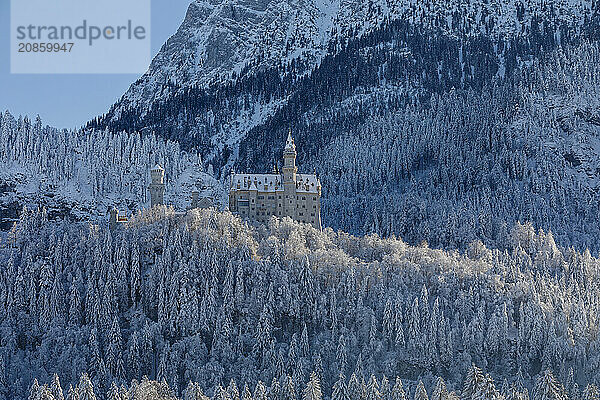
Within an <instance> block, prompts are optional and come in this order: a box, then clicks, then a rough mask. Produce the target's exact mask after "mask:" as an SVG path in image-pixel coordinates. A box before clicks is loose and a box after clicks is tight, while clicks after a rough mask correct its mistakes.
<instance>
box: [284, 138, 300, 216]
mask: <svg viewBox="0 0 600 400" xmlns="http://www.w3.org/2000/svg"><path fill="white" fill-rule="evenodd" d="M296 155H297V153H296V145H295V144H294V139H292V133H291V132H289V133H288V137H287V140H286V141H285V149H284V150H283V193H284V199H283V200H284V203H283V204H284V205H283V211H284V215H285V216H288V217H291V218H295V215H296V173H297V172H298V167H296Z"/></svg>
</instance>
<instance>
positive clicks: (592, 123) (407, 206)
mask: <svg viewBox="0 0 600 400" xmlns="http://www.w3.org/2000/svg"><path fill="white" fill-rule="evenodd" d="M334 3H335V2H334ZM467 3H468V4H467ZM310 4H312V3H311V2H308V3H307V4H304V5H302V4H300V3H298V4H296V3H293V5H292V6H291V7H299V8H300V9H301V10H303V9H304V8H303V7H307V8H309V9H311V10H312V8H311V6H310ZM332 4H333V3H332ZM336 4H337V3H336ZM232 7H233V8H235V5H232ZM192 8H193V7H192ZM349 10H352V12H350V11H349ZM221 11H222V12H223V13H224V11H223V10H221ZM313 11H314V10H313ZM325 14H326V15H332V14H331V13H325ZM334 14H335V18H334V19H333V22H332V25H331V31H330V33H329V36H328V39H327V40H326V45H325V48H323V45H322V42H319V41H317V42H318V43H321V44H319V45H317V44H315V43H314V42H310V43H312V44H310V45H308V44H307V46H308V47H307V48H308V49H309V50H311V52H309V53H310V54H312V55H313V56H314V55H315V54H319V56H318V57H317V56H315V57H312V58H311V57H309V58H305V57H301V56H298V57H297V58H295V57H291V56H290V54H291V53H289V54H288V53H287V52H285V51H283V50H281V49H282V48H286V47H285V46H283V47H281V46H279V45H280V43H279V42H277V40H283V43H288V42H287V41H289V43H293V45H292V44H290V45H289V46H290V49H292V48H294V46H296V45H297V43H298V40H296V39H295V38H296V36H295V35H296V34H292V33H290V34H289V35H288V36H285V35H283V36H281V37H279V36H277V37H278V38H279V39H277V40H275V39H274V40H275V41H276V42H277V46H274V47H273V50H272V51H273V52H275V53H277V52H279V51H282V52H283V53H282V54H283V55H282V56H281V57H280V58H276V57H275V59H276V60H279V62H274V61H273V55H272V54H267V55H265V56H264V57H259V56H256V57H248V58H247V60H246V64H247V65H246V66H245V67H244V68H242V69H235V70H233V71H229V70H227V68H225V67H224V69H223V70H222V71H221V72H220V73H219V74H216V75H215V74H213V72H214V71H215V70H214V68H212V67H210V68H208V67H207V68H202V67H199V66H195V67H194V68H192V69H190V68H191V67H190V68H188V65H187V64H183V65H182V66H181V70H177V72H173V73H174V74H176V76H178V77H179V76H180V75H185V76H186V77H187V78H188V79H172V80H169V79H166V78H165V77H163V75H164V69H167V70H169V71H171V70H172V67H173V66H172V65H171V63H170V62H169V59H168V57H167V56H168V55H169V54H171V53H173V52H174V47H173V46H171V45H169V46H166V47H165V48H164V49H163V51H162V52H161V54H160V55H159V56H158V57H157V58H156V60H155V62H154V64H153V67H152V68H151V69H150V71H149V72H148V74H147V75H145V76H144V77H143V78H142V79H141V80H140V81H139V82H137V83H136V84H134V85H133V86H132V88H131V89H130V91H128V93H127V94H126V95H125V96H124V98H123V99H122V100H121V101H120V102H118V103H117V104H115V106H114V107H113V108H112V109H111V110H110V111H109V112H108V113H107V114H106V115H103V116H101V117H99V118H98V119H96V120H94V121H92V122H91V123H90V126H93V127H97V126H100V127H109V128H110V129H115V130H126V131H130V132H142V134H144V133H146V132H156V133H157V134H158V135H162V136H165V137H167V138H169V139H171V140H174V141H177V142H178V143H180V144H181V145H182V146H183V148H185V149H194V151H198V152H199V153H200V154H201V155H202V157H203V160H205V162H206V164H207V165H208V164H210V165H212V166H213V167H214V170H215V173H216V175H217V176H220V177H221V179H222V180H226V177H227V176H228V173H229V171H230V170H231V169H232V168H235V169H236V170H237V171H240V170H243V171H255V172H269V171H270V170H271V168H272V164H273V161H274V160H279V159H280V155H281V150H282V147H283V142H284V138H285V136H286V135H287V132H288V130H289V129H291V130H292V132H293V133H294V137H295V140H296V143H297V144H298V151H299V160H298V161H299V165H300V169H301V170H304V171H312V170H313V169H316V171H317V173H318V174H319V175H320V177H321V180H322V182H323V183H324V187H323V221H324V224H325V225H327V226H331V227H333V228H335V229H338V228H339V229H343V230H345V231H348V232H350V233H353V234H365V233H370V232H375V233H378V234H380V235H382V236H389V235H392V234H395V235H398V236H400V237H402V238H403V239H404V240H406V241H407V242H409V243H411V244H418V243H420V242H421V241H423V240H426V241H428V242H429V244H430V245H431V246H435V247H444V248H456V247H458V248H462V249H464V248H465V246H466V245H467V244H468V243H469V242H471V241H473V240H475V239H481V240H483V241H484V242H485V243H486V244H487V245H488V246H491V247H498V248H506V246H507V241H508V232H509V231H510V227H511V226H512V225H513V224H514V223H515V222H516V221H531V222H532V223H533V224H534V226H535V227H536V228H543V229H546V230H549V229H550V230H552V231H553V232H554V233H555V234H556V239H557V241H559V243H561V244H562V245H565V246H568V245H573V246H575V247H576V248H577V249H579V250H584V249H585V248H590V249H591V250H592V251H593V252H596V251H598V250H599V249H600V248H599V247H598V243H600V241H599V239H600V229H599V228H600V227H599V226H598V222H597V218H596V210H597V209H598V207H599V200H600V199H599V197H598V193H599V191H598V182H600V174H599V172H598V170H597V165H598V163H599V162H600V156H599V155H600V145H599V144H598V143H597V140H598V139H597V138H598V133H599V129H600V126H599V125H600V123H599V122H598V121H600V119H599V118H600V117H599V114H598V100H597V99H598V91H599V90H600V88H599V85H598V82H599V75H598V68H597V65H598V60H599V57H598V44H597V40H598V32H599V31H600V30H599V29H598V22H599V18H598V4H597V2H586V1H575V2H572V1H571V2H566V1H549V2H538V1H526V2H513V1H508V0H507V1H504V0H503V1H490V2H480V1H474V2H463V1H456V2H432V1H426V0H419V1H413V2H403V1H400V2H365V3H364V2H360V4H359V3H357V2H353V1H346V2H340V4H339V9H338V12H337V13H334ZM219 15H220V17H219V18H221V17H223V15H221V14H219ZM317 15H319V13H318V12H317ZM323 18H325V17H323ZM233 21H234V20H232V19H231V18H229V17H227V18H225V17H223V18H222V19H219V24H224V25H225V26H228V24H233V25H234V26H235V27H236V29H241V30H242V31H243V32H246V31H250V32H253V29H255V28H256V27H255V26H254V25H253V24H252V23H249V24H248V25H244V26H240V25H236V24H235V23H234V22H233ZM311 21H312V20H311ZM203 23H204V22H200V21H199V20H196V19H190V18H187V19H186V21H184V23H183V24H182V27H181V32H179V33H178V34H177V35H176V36H175V37H174V38H176V39H177V43H178V46H184V43H187V46H188V47H185V46H184V48H185V51H184V50H181V53H176V52H175V53H173V54H179V55H180V56H182V54H184V55H185V54H188V53H189V52H190V51H191V50H190V49H193V48H195V47H194V46H195V45H196V44H197V43H196V41H195V40H196V39H197V37H195V36H193V35H191V32H194V31H195V29H196V31H197V30H200V31H201V32H204V30H203V29H208V28H207V25H206V24H204V25H203ZM198 24H200V25H198ZM207 24H208V23H207ZM309 25H310V24H309ZM218 26H221V25H218ZM215 29H216V28H215ZM257 29H258V28H257ZM307 29H308V28H307ZM319 29H321V28H319ZM317 31H319V32H321V30H317ZM182 32H184V33H186V35H190V36H191V37H192V39H189V41H187V42H186V39H185V38H186V37H187V36H185V35H183V33H182ZM298 32H299V33H298V34H301V36H302V37H304V36H306V35H308V37H309V38H311V36H310V32H313V31H311V30H310V29H308V31H306V32H305V31H304V30H302V29H301V30H299V31H298ZM307 32H308V33H307ZM313 33H314V32H313ZM211 37H212V36H211ZM319 38H320V39H319V40H325V39H323V38H322V37H321V36H319ZM312 39H314V37H312ZM207 40H208V42H206V43H212V42H211V41H210V40H212V39H207ZM215 40H216V39H215ZM314 40H316V39H314ZM203 43H204V44H203V45H202V46H206V43H205V42H203ZM217 43H220V42H217ZM253 43H254V42H253ZM202 46H200V47H201V48H203V49H204V47H202ZM253 46H256V48H258V49H265V51H266V52H268V51H271V50H268V49H270V47H268V46H267V47H265V46H263V45H261V44H260V43H258V42H257V43H254V44H253ZM261 46H262V47H261ZM178 48H179V47H178ZM313 50H314V51H313ZM290 52H292V53H293V51H291V50H290ZM259 53H260V51H259ZM261 54H262V53H261ZM277 54H279V53H277ZM294 54H296V53H294ZM280 55H281V54H280ZM173 57H175V55H173ZM290 57H291V58H290ZM215 62H216V61H215ZM224 65H228V64H224ZM186 71H187V72H186ZM227 71H229V72H230V73H226V72H227ZM186 73H187V75H186ZM206 74H208V75H210V76H211V78H210V79H208V78H206V76H208V75H206ZM161 77H162V78H161ZM205 78H206V79H205ZM161 79H164V82H163V83H162V84H160V82H162V81H161ZM148 80H150V81H151V82H152V84H151V85H150V84H149V83H148V82H147V81H148ZM157 85H158V86H157ZM157 88H158V89H157ZM151 89H152V90H151ZM144 90H146V91H149V92H151V93H159V95H156V96H155V97H153V98H148V96H145V95H143V94H144V93H146V92H145V91H144ZM140 104H141V105H140Z"/></svg>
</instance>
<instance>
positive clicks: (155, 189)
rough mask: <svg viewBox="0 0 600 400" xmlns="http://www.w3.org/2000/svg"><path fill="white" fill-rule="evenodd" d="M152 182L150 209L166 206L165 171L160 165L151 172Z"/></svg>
mask: <svg viewBox="0 0 600 400" xmlns="http://www.w3.org/2000/svg"><path fill="white" fill-rule="evenodd" d="M150 178H151V180H152V182H151V183H150V186H148V189H149V190H150V207H155V206H157V205H162V204H164V197H165V170H164V169H163V168H162V167H161V166H160V165H158V164H156V165H155V166H154V168H152V169H151V170H150Z"/></svg>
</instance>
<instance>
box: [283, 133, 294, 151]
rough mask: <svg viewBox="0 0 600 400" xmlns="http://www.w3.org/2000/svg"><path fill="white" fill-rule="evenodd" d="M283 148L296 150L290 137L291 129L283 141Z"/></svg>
mask: <svg viewBox="0 0 600 400" xmlns="http://www.w3.org/2000/svg"><path fill="white" fill-rule="evenodd" d="M285 149H286V150H294V151H296V145H295V144H294V139H292V130H291V129H290V130H289V132H288V136H287V140H286V141H285Z"/></svg>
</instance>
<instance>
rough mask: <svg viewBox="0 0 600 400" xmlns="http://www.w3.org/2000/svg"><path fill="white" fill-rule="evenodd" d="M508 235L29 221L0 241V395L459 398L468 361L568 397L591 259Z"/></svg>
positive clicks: (597, 358) (278, 223) (593, 336)
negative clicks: (371, 388) (148, 385)
mask: <svg viewBox="0 0 600 400" xmlns="http://www.w3.org/2000/svg"><path fill="white" fill-rule="evenodd" d="M511 231H512V232H511V236H510V237H511V239H510V243H509V246H508V247H509V248H508V249H507V250H503V251H501V250H491V249H488V248H486V247H485V246H484V245H483V244H482V243H481V242H473V243H472V244H470V245H469V246H468V250H467V251H466V252H465V253H460V252H457V251H442V250H434V249H431V248H428V247H426V246H420V247H412V246H410V245H408V244H406V243H405V242H403V241H402V240H400V239H396V238H388V239H382V238H380V237H378V236H376V235H371V236H364V237H355V236H351V235H348V234H346V233H344V232H341V231H340V232H334V231H333V230H331V229H325V230H324V231H323V232H321V231H318V230H315V229H314V228H312V227H310V226H308V225H304V224H298V223H294V222H292V221H291V220H289V219H284V220H277V219H273V220H271V221H270V222H269V224H268V226H263V225H256V226H249V225H248V224H247V223H244V222H242V221H241V220H240V219H239V218H237V217H235V216H232V215H231V214H230V213H227V212H225V213H220V212H216V211H213V210H199V209H197V210H192V211H190V212H188V213H187V214H186V215H184V216H183V215H175V214H174V213H173V212H172V211H171V210H169V209H161V208H157V209H153V210H148V211H146V212H145V213H143V214H141V215H139V216H138V217H137V218H134V219H133V220H131V221H130V222H129V223H128V224H126V226H125V227H124V228H123V229H122V230H117V231H115V232H114V233H111V232H109V231H108V230H107V229H106V226H105V225H104V224H103V225H100V226H97V225H93V224H79V223H75V224H73V223H68V222H51V221H48V220H47V219H46V214H45V212H44V211H43V210H41V211H37V212H27V213H24V214H23V215H22V217H21V221H20V222H19V224H18V225H16V227H15V228H14V229H13V230H12V231H11V232H10V234H9V236H8V237H7V238H6V239H5V240H4V241H3V242H2V247H1V248H0V264H1V265H3V266H4V268H2V269H1V270H0V309H1V310H5V311H4V312H2V313H0V318H1V320H0V331H1V332H2V335H1V338H2V339H1V342H0V357H1V360H0V388H1V390H0V393H2V395H3V396H5V397H7V398H11V399H13V398H25V397H27V391H28V389H29V387H30V385H31V383H32V382H33V379H34V378H37V379H38V380H39V381H40V382H50V381H51V379H52V376H53V374H54V373H57V374H58V375H59V376H60V379H61V381H62V383H63V384H64V385H65V386H67V385H76V384H77V382H78V381H79V379H80V375H81V374H82V373H84V372H87V373H89V374H90V378H91V382H92V384H93V386H94V388H95V389H94V390H96V393H97V394H100V395H103V394H104V393H107V392H108V390H109V389H110V386H111V383H112V382H113V381H114V382H116V384H117V385H118V386H120V385H121V384H125V383H127V382H130V381H131V380H132V379H136V380H138V381H139V380H140V379H141V378H142V376H143V375H147V376H148V377H149V378H150V379H156V380H158V381H159V382H161V381H163V380H164V381H165V382H166V383H167V384H168V385H169V387H170V388H171V390H172V391H173V392H172V393H173V394H174V395H181V394H182V391H183V390H184V389H185V388H186V387H187V386H188V383H189V381H193V382H198V383H199V385H200V386H199V387H200V388H201V389H202V390H203V391H204V392H205V393H208V394H210V395H212V394H213V392H212V391H213V390H214V388H215V387H217V388H218V385H226V384H228V382H229V381H230V380H231V379H234V380H235V381H236V382H237V383H238V385H240V386H239V387H240V388H241V387H242V385H244V383H247V384H248V386H249V387H251V388H254V387H255V386H256V385H257V382H258V381H259V380H260V381H262V382H265V384H266V383H267V382H269V383H270V382H272V381H273V379H274V378H276V379H278V380H280V382H281V385H284V384H286V383H285V382H288V383H287V385H289V386H290V387H289V388H288V389H287V390H289V391H292V390H293V391H294V392H295V393H297V394H298V395H299V394H300V393H302V390H303V389H304V385H305V383H306V382H308V380H309V376H310V373H311V372H313V371H314V372H315V373H316V374H317V377H318V380H319V382H320V383H321V385H322V387H323V391H324V393H325V395H326V396H330V394H331V392H330V391H331V390H332V388H333V387H334V384H335V383H336V382H337V381H338V377H339V375H340V374H344V375H345V377H346V380H348V385H349V386H352V385H354V386H356V385H357V383H356V382H354V381H357V382H358V383H359V384H360V387H362V383H361V382H362V381H363V378H364V380H365V382H369V381H370V378H369V377H370V376H371V374H373V375H375V376H376V377H377V379H378V382H381V380H382V379H383V375H385V376H387V377H390V378H394V379H395V377H396V376H399V377H400V378H401V379H402V380H403V382H405V385H406V387H407V388H408V389H409V390H411V391H413V388H414V385H416V383H417V382H418V380H419V379H421V380H423V382H424V383H425V385H426V386H425V387H426V388H428V390H430V391H431V388H433V385H434V381H435V377H436V376H440V377H442V378H443V379H444V381H445V382H446V384H447V385H448V388H449V390H455V391H458V390H461V388H462V384H463V382H464V381H465V379H466V378H465V376H466V375H467V371H468V369H469V368H470V366H471V365H472V364H473V363H474V364H476V365H478V366H479V367H480V368H482V369H483V370H484V371H486V373H489V374H490V375H491V377H493V378H494V379H495V381H496V382H498V385H499V386H500V385H502V386H503V387H510V385H512V384H513V383H514V384H515V385H517V386H516V387H521V389H519V390H522V388H528V389H529V390H530V392H531V391H532V390H534V382H535V380H536V379H537V377H538V376H539V375H540V374H542V375H543V374H544V371H545V370H546V369H551V370H552V371H554V372H555V374H556V375H557V378H558V379H559V380H560V381H561V382H564V384H565V388H566V389H565V390H566V393H567V394H568V395H569V397H570V398H572V399H579V398H580V396H581V391H582V390H583V388H585V387H586V385H587V384H588V383H596V384H597V382H598V379H599V378H600V376H598V371H599V366H600V340H599V338H598V323H599V321H598V315H599V306H600V302H599V299H600V285H599V282H600V275H599V274H600V272H599V271H600V268H599V266H600V265H599V264H600V260H598V259H597V258H594V257H592V256H591V255H590V253H589V252H588V251H586V252H584V253H578V252H576V251H574V250H572V249H562V248H560V247H558V246H557V245H556V244H555V242H554V239H553V236H552V234H549V233H544V232H542V231H539V232H535V231H534V229H533V228H532V226H531V225H517V226H515V227H514V228H512V230H511ZM353 374H354V378H352V375H353ZM288 375H289V377H290V378H288V377H287V376H288ZM505 380H506V384H505V383H504V381H505ZM353 382H354V383H353ZM339 384H341V383H339ZM382 385H383V383H382ZM389 385H392V383H389ZM240 390H241V389H240ZM353 390H362V389H357V388H356V387H355V388H354V389H353ZM430 393H431V392H430ZM463 393H464V390H463ZM504 393H506V391H505V392H504ZM84 398H85V399H88V398H90V397H84ZM360 398H362V397H360ZM536 398H537V397H536ZM419 399H420V398H419ZM561 399H563V397H561Z"/></svg>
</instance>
